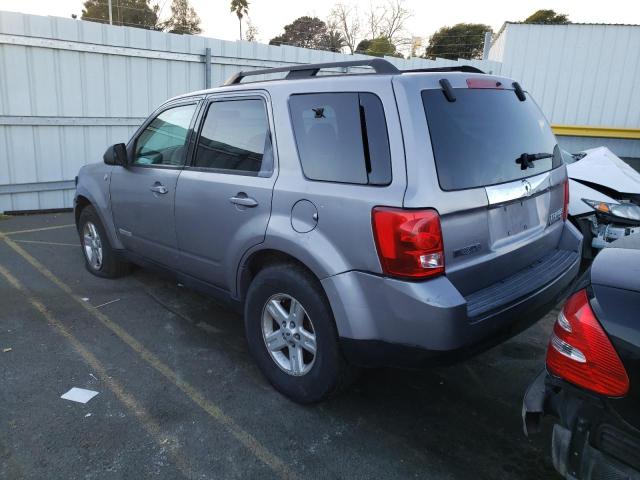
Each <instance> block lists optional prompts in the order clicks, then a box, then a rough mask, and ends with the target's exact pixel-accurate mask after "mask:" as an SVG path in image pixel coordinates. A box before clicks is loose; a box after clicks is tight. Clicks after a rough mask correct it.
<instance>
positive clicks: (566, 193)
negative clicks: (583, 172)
mask: <svg viewBox="0 0 640 480" xmlns="http://www.w3.org/2000/svg"><path fill="white" fill-rule="evenodd" d="M568 216H569V179H568V178H567V179H566V180H565V181H564V209H563V210H562V220H566V219H567V217H568Z"/></svg>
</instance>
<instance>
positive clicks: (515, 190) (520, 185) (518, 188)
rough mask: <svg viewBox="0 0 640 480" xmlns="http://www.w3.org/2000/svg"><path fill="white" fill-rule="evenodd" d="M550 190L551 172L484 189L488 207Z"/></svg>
mask: <svg viewBox="0 0 640 480" xmlns="http://www.w3.org/2000/svg"><path fill="white" fill-rule="evenodd" d="M549 188H551V172H545V173H541V174H540V175H536V176H534V177H529V178H523V179H522V180H516V181H514V182H509V183H502V184H500V185H492V186H490V187H485V188H484V189H485V191H486V192H487V200H489V205H497V204H500V203H506V202H511V201H512V200H517V199H519V198H527V197H531V196H533V195H537V194H538V193H541V192H544V191H545V190H548V189H549Z"/></svg>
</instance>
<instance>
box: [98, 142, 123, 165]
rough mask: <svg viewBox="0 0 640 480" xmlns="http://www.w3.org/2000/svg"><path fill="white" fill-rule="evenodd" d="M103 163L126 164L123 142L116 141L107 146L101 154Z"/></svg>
mask: <svg viewBox="0 0 640 480" xmlns="http://www.w3.org/2000/svg"><path fill="white" fill-rule="evenodd" d="M102 158H103V159H104V163H106V164H107V165H120V166H121V167H126V166H127V147H126V146H125V144H124V143H116V144H115V145H111V146H110V147H109V148H107V151H106V152H104V155H103V156H102Z"/></svg>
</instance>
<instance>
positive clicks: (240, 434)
mask: <svg viewBox="0 0 640 480" xmlns="http://www.w3.org/2000/svg"><path fill="white" fill-rule="evenodd" d="M0 240H4V241H5V243H6V244H7V245H8V246H9V247H11V248H12V249H13V250H14V251H15V252H16V253H17V254H18V255H20V256H21V257H22V258H24V259H25V260H26V261H27V262H29V263H30V264H31V265H32V266H33V267H34V268H35V269H36V270H38V271H39V272H40V273H41V274H42V275H44V276H45V277H46V278H47V279H49V280H50V281H51V282H52V283H54V284H55V285H56V286H57V287H58V288H60V289H61V290H62V291H64V292H65V293H66V294H67V295H69V296H70V297H71V298H72V299H73V300H74V301H75V302H76V303H78V305H80V306H81V307H82V308H84V309H85V310H86V311H87V312H89V314H91V315H93V316H94V317H95V318H96V319H97V320H98V321H100V323H102V324H103V325H104V326H105V327H107V328H108V329H109V330H111V331H112V332H113V333H115V334H116V335H117V336H118V337H119V338H120V340H122V341H123V342H124V343H126V344H127V345H128V346H129V347H131V349H133V350H134V351H135V352H136V353H138V354H139V355H140V357H141V358H142V359H143V360H144V361H145V362H147V363H148V364H149V365H151V366H152V367H153V368H154V369H156V370H157V371H158V372H160V373H161V374H162V375H163V376H164V377H165V378H167V379H168V380H169V381H170V382H171V383H173V384H174V385H175V386H177V387H178V388H179V389H180V390H182V392H183V393H184V394H185V395H187V396H188V397H189V398H190V399H191V400H192V401H193V402H194V403H195V404H196V405H198V406H199V407H200V408H201V409H202V410H204V411H205V412H207V414H209V415H210V416H211V417H212V418H213V419H214V420H216V421H217V422H219V423H220V424H221V425H223V426H224V427H225V428H226V429H227V431H228V432H229V433H230V434H231V435H232V436H233V437H234V438H235V439H236V440H238V441H239V442H240V443H241V444H242V445H244V446H245V447H246V448H247V449H248V450H249V451H250V452H251V453H252V454H253V455H255V456H256V457H257V458H259V459H260V460H261V461H262V462H264V463H265V464H266V465H268V466H269V467H270V468H271V469H272V470H273V471H274V472H275V473H276V474H278V475H279V476H280V477H281V478H286V479H293V478H297V475H296V474H295V473H294V472H293V471H292V470H291V469H290V468H289V467H288V466H287V465H286V464H285V463H284V462H283V461H282V460H281V459H280V458H279V457H278V456H277V455H276V454H274V453H273V452H271V451H270V450H269V449H268V448H267V447H266V446H264V445H263V444H262V443H260V441H259V440H258V439H256V438H255V437H254V436H253V435H252V434H251V433H249V432H247V431H246V430H244V429H243V428H242V427H241V426H240V425H239V424H238V423H237V422H236V421H235V420H234V419H233V418H231V417H229V416H228V415H227V414H226V413H224V411H223V410H222V409H221V408H220V407H219V406H218V405H216V404H215V403H213V402H211V401H210V400H207V399H206V398H205V396H204V395H203V394H202V393H200V392H199V391H198V390H197V389H196V388H194V387H193V386H191V385H190V384H189V383H187V382H186V381H185V380H184V379H182V378H180V376H179V375H178V374H177V373H176V372H174V371H173V370H171V368H169V366H167V365H166V364H165V363H163V362H162V361H161V360H160V359H159V358H158V357H157V356H155V355H154V354H153V353H151V352H150V351H149V350H147V349H146V348H145V347H144V346H143V345H142V344H141V343H140V342H138V340H136V339H135V338H133V337H132V336H131V335H129V333H127V332H126V331H125V330H124V329H123V328H122V327H120V326H119V325H117V324H116V323H114V322H112V321H111V320H110V319H109V317H107V316H106V315H105V314H103V313H102V312H101V311H99V310H95V309H94V308H93V307H91V306H90V305H89V304H88V303H87V302H84V301H83V300H82V298H81V297H79V296H78V295H76V294H74V293H73V290H72V289H71V287H69V286H68V285H67V284H66V283H64V282H63V281H62V280H60V279H59V278H58V277H57V276H56V275H54V274H53V273H52V272H51V271H50V270H49V269H47V268H46V267H45V266H44V265H42V264H41V263H40V262H39V261H38V260H37V259H35V258H34V257H33V256H31V255H30V254H29V253H28V252H27V251H25V250H24V249H23V248H22V247H20V245H18V244H17V243H16V242H14V241H13V240H11V239H10V238H8V237H7V236H6V235H5V234H2V233H0Z"/></svg>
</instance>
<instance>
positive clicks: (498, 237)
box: [403, 74, 566, 296]
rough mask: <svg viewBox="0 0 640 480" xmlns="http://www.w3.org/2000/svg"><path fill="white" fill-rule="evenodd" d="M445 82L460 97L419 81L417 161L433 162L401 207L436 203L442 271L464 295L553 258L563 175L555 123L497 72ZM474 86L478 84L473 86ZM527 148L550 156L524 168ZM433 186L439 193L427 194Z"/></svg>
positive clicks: (422, 171)
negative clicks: (420, 129)
mask: <svg viewBox="0 0 640 480" xmlns="http://www.w3.org/2000/svg"><path fill="white" fill-rule="evenodd" d="M448 78H450V84H451V85H452V89H451V92H452V93H453V96H454V100H452V99H451V98H447V96H446V95H445V92H444V90H443V87H442V86H441V84H440V83H439V82H438V83H436V84H435V85H433V84H432V85H428V88H421V87H420V85H419V84H418V85H416V87H417V88H416V90H418V91H414V92H415V94H417V96H418V97H419V100H420V103H421V107H422V108H421V109H419V110H421V111H419V110H417V111H416V113H415V115H420V116H422V118H425V119H426V124H425V123H424V122H422V123H421V126H423V127H425V131H424V132H422V133H421V134H420V133H419V132H416V134H417V135H423V136H424V138H425V139H426V142H427V148H426V149H425V150H423V151H422V153H421V154H418V153H417V152H416V151H415V150H414V154H413V155H412V156H413V162H417V163H421V164H428V165H430V166H427V167H425V166H422V167H418V168H416V171H415V174H414V178H415V177H417V178H419V180H420V181H419V182H418V183H417V184H414V185H413V186H412V187H410V188H409V189H408V191H407V196H406V197H405V206H420V207H425V206H430V207H434V208H436V209H438V211H439V212H440V214H441V223H442V231H443V237H444V245H445V264H446V274H447V276H448V278H449V279H450V280H451V281H452V282H453V283H454V285H456V287H457V288H458V289H459V290H460V292H461V293H462V294H463V295H465V296H466V295H469V294H471V293H473V292H476V291H478V290H480V289H483V288H484V287H487V286H489V285H494V284H496V283H498V282H499V281H500V280H503V279H506V278H507V277H510V276H512V275H514V274H516V273H518V272H521V271H523V270H524V269H527V268H532V267H533V266H535V265H537V264H538V263H539V262H540V261H541V260H542V259H548V260H549V261H551V260H552V258H553V254H554V252H555V251H556V250H557V248H558V244H559V242H560V236H561V233H562V223H563V222H562V213H563V206H564V180H565V178H566V173H565V167H564V166H563V163H562V159H561V155H560V151H559V148H558V147H557V142H556V139H555V137H554V135H553V133H552V132H551V129H550V126H549V124H548V123H547V121H546V119H545V118H544V115H543V114H542V112H541V111H540V109H539V108H538V106H537V105H536V104H535V102H534V101H533V99H532V98H531V97H530V96H529V95H528V94H526V98H525V100H524V101H522V100H521V99H519V98H518V96H517V95H516V93H515V91H514V89H507V88H503V87H502V86H503V85H505V84H506V82H505V81H504V80H502V81H500V80H498V79H493V80H492V79H491V77H483V78H482V81H478V80H477V79H474V78H469V76H466V75H462V74H458V75H455V74H454V75H451V76H450V77H448ZM475 85H481V86H482V88H470V86H475ZM488 86H489V87H491V88H487V87H488ZM403 126H404V125H403ZM420 141H422V140H420ZM522 154H545V155H548V158H539V159H537V160H531V162H529V163H530V165H528V166H527V165H525V168H523V165H522V164H521V163H518V162H517V160H518V159H519V158H521V156H522ZM542 156H544V155H540V157H542ZM525 163H526V162H525ZM411 168H413V167H412V165H411V163H408V170H410V169H411ZM410 181H411V175H410ZM430 189H431V190H432V192H435V193H431V194H428V193H425V192H424V190H430ZM421 190H422V191H421ZM422 202H428V203H425V204H423V203H422ZM411 203H414V205H411ZM527 283H528V281H527V280H526V279H525V280H524V282H523V285H522V288H523V289H525V290H526V288H527Z"/></svg>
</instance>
